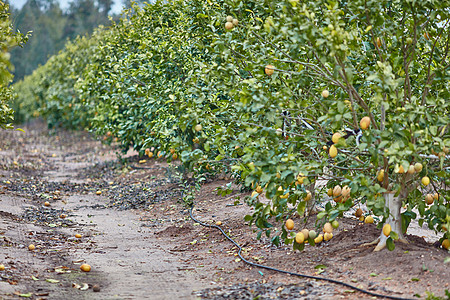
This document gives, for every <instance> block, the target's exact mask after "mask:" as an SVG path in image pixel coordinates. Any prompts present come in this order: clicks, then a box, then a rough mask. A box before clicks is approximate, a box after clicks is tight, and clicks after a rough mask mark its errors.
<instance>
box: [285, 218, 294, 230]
mask: <svg viewBox="0 0 450 300" xmlns="http://www.w3.org/2000/svg"><path fill="white" fill-rule="evenodd" d="M286 228H287V230H292V229H294V221H293V220H292V219H287V220H286Z"/></svg>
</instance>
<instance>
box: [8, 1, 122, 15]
mask: <svg viewBox="0 0 450 300" xmlns="http://www.w3.org/2000/svg"><path fill="white" fill-rule="evenodd" d="M56 1H58V2H59V4H60V6H61V8H62V9H66V8H67V7H69V2H72V1H71V0H56ZM25 2H27V0H10V1H9V3H10V4H11V6H14V7H15V8H22V6H23V5H24V4H25ZM121 10H122V0H114V5H113V7H112V13H120V12H121Z"/></svg>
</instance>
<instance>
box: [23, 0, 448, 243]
mask: <svg viewBox="0 0 450 300" xmlns="http://www.w3.org/2000/svg"><path fill="white" fill-rule="evenodd" d="M447 7H448V1H422V2H420V3H418V2H416V1H387V0H385V1H362V0H356V1H351V2H349V3H347V2H345V3H344V2H339V1H336V2H332V1H324V0H319V1H302V0H287V1H277V2H276V3H275V2H273V1H239V0H224V1H200V0H191V1H157V2H156V3H154V4H151V5H147V6H145V7H144V8H142V9H140V8H138V7H134V8H133V9H132V10H130V11H126V12H125V13H124V16H123V18H122V19H121V20H120V21H119V22H117V23H115V24H114V25H113V26H111V28H99V29H98V30H97V31H96V32H95V33H94V34H93V35H92V36H91V37H80V38H78V39H77V40H75V41H73V42H69V43H68V44H67V46H66V48H65V49H64V50H63V51H61V52H60V53H59V54H58V55H56V56H54V57H52V58H51V59H50V60H49V62H48V63H47V64H46V65H44V66H42V67H40V68H39V69H37V70H36V71H35V72H34V73H33V74H32V75H31V76H29V77H27V78H25V80H24V81H22V82H20V83H18V84H17V85H16V89H17V92H18V95H19V96H18V98H17V100H16V102H15V106H14V107H15V110H16V113H17V117H18V118H19V119H20V120H26V119H28V118H29V117H31V116H36V115H42V116H44V117H45V118H46V119H47V121H48V123H49V125H50V126H60V125H62V126H65V127H70V128H86V129H88V130H91V131H93V132H95V133H96V134H97V135H98V136H100V137H102V138H103V139H105V140H106V141H113V140H116V141H119V142H120V143H121V145H122V147H123V149H124V150H127V149H129V147H134V148H135V149H136V150H138V151H140V152H141V153H142V154H143V155H144V154H145V155H149V156H152V155H158V156H160V157H162V156H163V157H165V158H167V159H168V160H172V159H177V158H180V159H181V161H182V162H183V165H184V166H185V167H186V169H187V172H193V174H201V173H203V172H213V171H215V172H221V171H225V172H232V173H233V174H234V176H235V177H237V178H238V179H239V181H240V182H241V183H242V184H243V185H245V186H247V187H250V188H252V189H254V190H255V192H254V193H253V194H252V196H251V197H250V198H249V199H248V203H249V204H250V205H252V206H253V207H254V208H255V210H254V213H253V215H249V216H246V220H247V221H249V222H250V224H255V225H256V226H257V227H258V229H259V233H258V235H259V236H261V234H265V235H267V237H269V238H271V241H272V242H273V243H275V244H279V243H280V242H284V243H286V244H293V246H294V248H295V249H301V248H302V247H304V244H303V243H302V240H301V239H297V240H296V239H295V237H296V234H295V232H293V230H292V227H291V226H290V225H289V226H285V225H284V222H285V220H287V219H289V218H291V217H292V216H294V215H298V216H300V217H302V216H305V215H308V214H309V213H310V212H314V211H315V210H316V209H315V208H316V206H317V205H320V204H321V203H322V206H323V207H324V209H325V210H323V211H321V212H320V213H318V215H317V219H318V221H317V222H318V224H323V223H325V222H326V221H334V220H336V219H337V218H338V217H341V216H342V215H343V213H344V212H345V211H348V210H350V209H352V208H358V207H361V208H363V209H364V213H365V214H373V215H375V216H377V217H378V219H379V221H380V222H379V224H380V225H379V226H380V228H381V227H382V226H383V224H389V226H386V227H385V230H384V233H381V234H380V238H379V239H378V241H377V242H378V246H377V249H381V248H383V247H385V246H386V245H387V246H388V248H389V249H393V247H394V243H393V241H394V240H401V241H404V233H405V232H406V229H407V227H408V225H409V223H410V221H411V220H412V219H419V222H420V223H421V224H423V223H424V222H425V223H426V224H428V227H429V228H431V229H434V230H435V231H437V232H443V235H442V239H441V241H444V240H445V239H448V238H449V237H450V234H449V232H448V228H450V190H449V186H450V163H449V162H450V159H449V155H448V151H449V150H448V149H449V147H450V133H449V125H450V102H449V101H448V99H449V97H450V87H449V85H448V81H449V79H450V78H449V77H450V75H449V74H450V73H449V66H450V64H449V62H450V59H449V51H450V50H449V45H450V40H449V39H450V31H449V26H450V24H449V21H448V20H450V18H449V11H448V8H447ZM261 194H264V195H265V197H260V195H261ZM427 195H431V196H432V199H433V201H431V200H430V197H429V196H427ZM266 199H269V201H267V200H266ZM325 203H326V204H325ZM334 224H336V223H334ZM327 227H328V226H327ZM386 228H387V229H389V230H387V229H386ZM306 238H308V237H306ZM309 242H310V243H311V244H314V239H309ZM446 243H447V242H444V245H447V244H446Z"/></svg>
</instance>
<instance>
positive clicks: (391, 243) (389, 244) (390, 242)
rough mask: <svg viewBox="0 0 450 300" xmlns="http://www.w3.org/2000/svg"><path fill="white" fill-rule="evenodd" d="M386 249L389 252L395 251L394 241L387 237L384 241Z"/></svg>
mask: <svg viewBox="0 0 450 300" xmlns="http://www.w3.org/2000/svg"><path fill="white" fill-rule="evenodd" d="M386 247H387V248H388V250H389V251H392V250H394V249H395V244H394V241H393V240H392V238H391V237H389V238H388V239H387V240H386Z"/></svg>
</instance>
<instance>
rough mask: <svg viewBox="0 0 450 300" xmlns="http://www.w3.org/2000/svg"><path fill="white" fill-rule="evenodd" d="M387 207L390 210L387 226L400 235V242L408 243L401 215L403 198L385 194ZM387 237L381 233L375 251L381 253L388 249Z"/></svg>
mask: <svg viewBox="0 0 450 300" xmlns="http://www.w3.org/2000/svg"><path fill="white" fill-rule="evenodd" d="M383 197H384V200H385V206H386V207H387V208H389V217H388V218H387V220H386V222H385V224H390V225H391V228H392V231H394V232H395V233H397V234H398V238H399V241H401V242H403V243H407V241H406V238H405V236H404V235H403V228H402V216H401V214H400V209H401V207H402V197H395V194H394V193H392V192H391V193H384V194H383ZM387 239H388V237H387V236H385V235H384V234H383V232H381V234H380V237H379V238H378V244H377V246H376V247H375V249H374V251H380V250H381V249H383V248H384V247H386V240H387Z"/></svg>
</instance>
